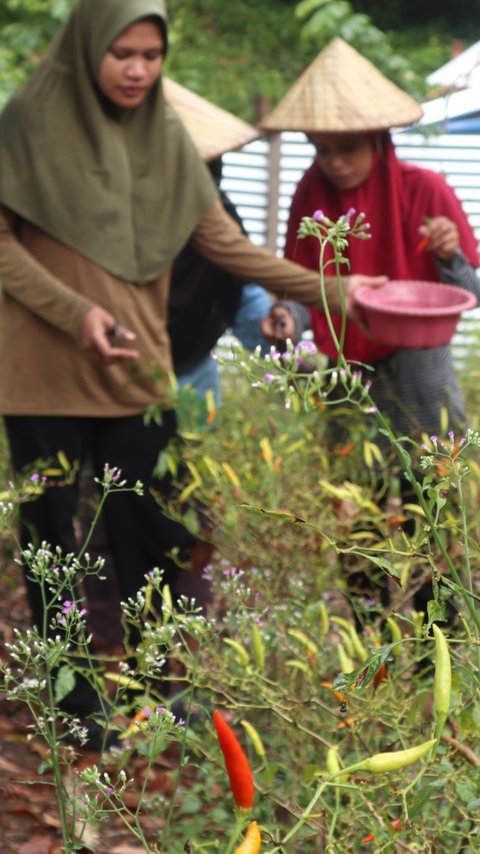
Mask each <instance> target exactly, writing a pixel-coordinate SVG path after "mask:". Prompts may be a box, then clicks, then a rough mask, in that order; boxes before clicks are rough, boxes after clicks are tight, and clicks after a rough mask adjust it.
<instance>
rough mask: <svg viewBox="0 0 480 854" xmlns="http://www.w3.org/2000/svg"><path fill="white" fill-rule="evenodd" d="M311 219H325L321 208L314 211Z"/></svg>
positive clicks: (319, 220)
mask: <svg viewBox="0 0 480 854" xmlns="http://www.w3.org/2000/svg"><path fill="white" fill-rule="evenodd" d="M312 219H314V220H315V222H322V220H324V219H325V214H324V213H323V211H321V210H318V211H315V212H314V214H313V216H312Z"/></svg>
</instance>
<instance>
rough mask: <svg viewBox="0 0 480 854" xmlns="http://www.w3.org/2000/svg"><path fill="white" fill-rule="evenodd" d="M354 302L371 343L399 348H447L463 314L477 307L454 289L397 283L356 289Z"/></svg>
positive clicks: (434, 284) (469, 297) (433, 284)
mask: <svg viewBox="0 0 480 854" xmlns="http://www.w3.org/2000/svg"><path fill="white" fill-rule="evenodd" d="M354 299H355V302H356V303H357V304H358V306H360V307H361V309H362V318H363V322H364V324H365V326H366V328H367V330H368V334H369V336H370V337H371V338H372V340H373V341H378V343H379V344H391V346H392V347H402V348H403V347H407V348H416V347H440V346H441V345H442V344H448V342H449V341H450V340H451V338H452V336H453V334H454V332H455V329H456V327H457V323H458V319H459V317H460V315H461V313H462V311H467V310H468V309H470V308H474V306H475V305H476V304H477V300H476V298H475V297H474V295H473V294H471V293H469V292H468V291H465V290H464V289H463V288H457V287H455V286H454V285H444V284H440V283H438V282H416V281H400V280H397V281H391V282H387V283H386V284H385V285H382V286H381V287H379V288H368V287H364V288H358V290H357V291H355V293H354Z"/></svg>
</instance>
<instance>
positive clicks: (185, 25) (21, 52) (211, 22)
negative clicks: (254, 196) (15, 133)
mask: <svg viewBox="0 0 480 854" xmlns="http://www.w3.org/2000/svg"><path fill="white" fill-rule="evenodd" d="M73 5H74V0H5V2H4V3H3V5H2V8H1V9H0V34H1V39H0V44H1V47H0V104H1V103H4V102H5V101H6V100H7V98H8V97H9V95H10V94H11V93H12V92H13V91H14V90H15V89H16V88H17V86H18V85H20V84H21V83H22V82H23V81H24V80H25V78H26V76H27V75H28V74H29V73H30V72H31V71H32V69H33V68H34V67H35V64H36V62H37V61H38V59H39V57H40V56H41V55H42V53H43V51H44V50H45V48H46V46H47V44H48V42H49V41H50V39H51V38H52V36H53V35H54V33H55V32H56V30H57V29H58V27H59V25H60V23H61V21H62V20H63V19H64V18H65V16H66V15H67V14H68V12H69V10H70V9H71V8H72V6H73ZM369 6H372V7H373V8H372V9H371V10H370V8H369V7H368V8H367V4H363V6H362V4H360V3H358V2H348V0H340V2H339V0H303V2H301V3H299V4H295V3H293V2H285V0H243V2H241V0H229V2H228V3H225V2H224V0H208V2H205V0H171V2H170V3H169V4H168V7H169V13H170V44H171V50H170V53H169V56H168V58H167V64H166V73H167V74H169V75H171V76H172V77H173V78H174V79H176V80H177V81H178V82H179V83H182V84H183V85H185V86H187V87H188V88H190V89H192V90H193V91H194V92H198V94H200V95H202V96H203V97H205V98H207V99H209V100H211V101H212V102H213V103H215V104H218V105H219V106H221V107H224V108H225V109H227V110H230V111H232V112H233V113H235V114H237V115H239V116H241V117H243V118H245V119H246V120H248V121H255V120H256V119H257V118H258V116H259V114H260V113H261V112H262V111H263V110H265V109H269V108H270V107H271V106H273V105H274V104H275V103H277V102H278V101H279V100H280V99H281V98H282V97H283V95H284V94H285V92H286V91H287V90H288V89H289V88H290V87H291V86H292V84H293V83H294V82H295V80H296V79H297V78H298V77H299V75H300V74H301V72H302V71H303V70H304V68H305V67H306V66H307V65H308V64H309V63H310V62H312V61H313V60H314V59H315V57H316V56H317V54H318V53H319V51H320V50H321V49H322V48H323V47H324V46H325V45H326V44H327V42H328V41H329V40H330V39H331V38H332V37H333V36H335V35H341V36H342V37H343V38H345V39H346V41H348V42H349V43H351V44H352V45H353V46H354V47H355V48H357V49H358V50H359V51H360V52H361V53H364V54H365V55H366V56H367V57H368V58H369V59H370V60H371V61H372V62H374V64H375V65H376V66H377V67H378V68H379V69H380V70H381V71H382V72H383V73H384V74H386V76H388V77H390V78H391V79H392V80H394V81H395V82H397V83H398V84H399V85H400V86H402V87H403V88H405V89H406V90H407V91H409V92H411V93H412V94H413V95H414V96H416V97H422V96H423V95H424V93H425V85H424V83H423V78H424V76H425V75H426V74H427V73H429V72H431V71H433V70H434V69H435V68H436V67H438V65H440V64H441V63H442V62H445V61H447V59H448V49H449V42H450V39H451V37H452V29H451V27H450V29H449V28H448V25H447V24H446V23H445V20H444V19H441V18H433V19H432V18H428V19H427V20H426V21H425V22H423V23H422V24H421V25H419V26H417V27H414V26H412V21H413V19H412V17H411V16H408V15H405V14H404V12H402V14H401V15H400V20H397V19H398V17H399V15H398V10H397V12H395V14H396V15H397V18H395V24H391V23H389V21H390V20H391V19H390V18H389V17H388V15H387V14H386V13H385V12H384V13H383V14H381V11H380V9H379V8H378V4H377V6H375V4H369ZM417 6H418V4H417ZM381 8H382V9H384V10H385V9H389V8H390V4H381ZM432 20H433V23H432ZM459 35H460V36H462V35H463V37H464V38H467V39H468V38H470V39H471V40H473V39H474V38H475V32H473V22H472V27H471V30H469V31H468V32H466V31H465V30H464V31H463V33H462V32H459Z"/></svg>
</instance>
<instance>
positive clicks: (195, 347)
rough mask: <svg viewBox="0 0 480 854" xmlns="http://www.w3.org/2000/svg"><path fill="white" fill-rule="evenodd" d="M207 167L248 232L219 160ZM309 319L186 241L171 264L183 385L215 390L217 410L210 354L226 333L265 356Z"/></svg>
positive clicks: (171, 323) (173, 334)
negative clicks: (224, 181) (226, 189)
mask: <svg viewBox="0 0 480 854" xmlns="http://www.w3.org/2000/svg"><path fill="white" fill-rule="evenodd" d="M214 132H215V128H212V134H214ZM193 138H194V141H196V140H195V137H193ZM199 150H200V151H201V150H202V149H201V144H199ZM207 165H208V168H209V170H210V172H211V174H212V177H213V178H214V180H215V183H216V184H217V187H218V188H219V194H220V198H221V200H222V204H223V206H224V208H225V210H226V211H227V213H228V214H229V216H231V217H232V219H233V220H234V221H235V222H237V223H238V225H239V226H240V228H241V229H242V231H243V232H244V233H245V234H246V231H245V229H244V227H243V223H242V221H241V219H240V216H239V215H238V212H237V210H236V208H235V206H234V205H233V203H232V202H231V200H230V199H229V197H228V196H227V194H226V193H225V192H223V191H222V190H221V189H220V182H221V177H222V159H221V157H217V158H215V159H214V160H210V161H208V164H207ZM270 311H271V312H272V314H270ZM307 318H308V313H307V310H306V309H305V308H304V307H303V306H301V305H298V304H296V303H294V302H286V303H285V305H283V303H280V302H275V303H273V304H272V298H271V297H270V295H269V294H268V293H267V292H266V291H265V289H264V288H261V287H260V286H259V285H255V284H251V283H245V282H243V281H242V280H241V279H239V278H238V277H236V276H232V275H231V274H230V273H228V272H227V271H226V270H222V269H221V268H220V267H218V266H216V265H215V264H212V263H210V262H209V261H208V260H207V259H206V258H204V257H203V256H202V255H200V254H199V252H198V251H197V250H196V249H195V248H194V247H193V246H192V245H190V244H189V243H187V245H186V246H185V247H184V248H183V249H182V251H181V252H180V254H179V255H178V257H177V258H176V259H175V261H174V264H173V268H172V281H171V286H170V296H169V303H168V333H169V336H170V342H171V347H172V358H173V365H174V370H175V374H176V377H177V381H178V384H179V386H180V387H185V386H191V387H192V388H194V389H195V391H196V392H197V393H198V394H199V395H200V396H204V395H205V393H206V392H207V391H212V392H213V397H214V400H215V403H216V406H217V407H218V405H219V404H220V399H221V393H220V373H219V369H218V364H217V362H216V361H215V359H213V358H212V355H211V353H212V350H213V349H214V347H215V345H216V343H217V341H218V339H219V338H220V337H221V336H222V335H223V334H224V333H225V332H226V330H227V329H230V330H231V331H232V333H233V334H234V335H235V337H236V338H238V340H239V341H240V343H241V344H243V346H244V347H246V348H247V349H249V350H253V349H255V347H257V346H260V347H261V348H262V351H263V352H264V353H265V352H267V351H268V349H269V348H270V346H271V344H274V343H277V344H280V342H281V341H284V340H285V339H286V338H291V339H292V340H294V341H297V340H298V339H299V337H300V334H301V331H302V330H303V328H305V326H306V325H307V323H308V321H307Z"/></svg>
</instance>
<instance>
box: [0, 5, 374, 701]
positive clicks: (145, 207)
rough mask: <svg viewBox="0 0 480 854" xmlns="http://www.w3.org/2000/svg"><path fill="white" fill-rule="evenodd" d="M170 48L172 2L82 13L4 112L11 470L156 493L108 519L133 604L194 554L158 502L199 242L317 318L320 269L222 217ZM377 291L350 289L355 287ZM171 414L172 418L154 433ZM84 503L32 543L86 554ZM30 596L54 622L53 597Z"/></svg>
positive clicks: (3, 272) (44, 517)
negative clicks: (179, 556) (176, 347)
mask: <svg viewBox="0 0 480 854" xmlns="http://www.w3.org/2000/svg"><path fill="white" fill-rule="evenodd" d="M166 50H167V24H166V12H165V7H164V4H163V2H162V0H79V2H78V4H77V6H76V7H75V9H74V10H73V12H72V14H71V15H70V17H69V19H68V20H67V22H66V24H65V25H64V27H63V28H62V30H61V31H60V33H59V34H58V35H57V37H56V38H55V39H54V40H53V42H52V44H51V46H50V48H49V50H48V51H47V53H46V55H45V57H44V59H43V60H42V61H41V63H40V64H39V66H38V68H37V70H36V71H35V73H34V74H33V76H32V77H31V78H30V80H29V81H28V82H27V84H26V85H25V86H24V87H23V89H21V90H20V91H19V92H18V93H17V94H16V95H15V96H14V97H13V98H12V100H11V101H10V103H9V104H8V105H7V107H6V108H5V110H4V112H3V114H2V115H1V117H0V281H1V282H2V289H3V295H2V303H3V304H2V307H1V323H2V336H1V351H0V365H1V368H0V370H1V378H0V412H1V413H2V414H3V416H4V418H5V424H6V428H7V433H8V438H9V443H10V448H11V454H12V460H13V464H14V467H15V469H16V470H17V471H21V470H22V469H24V467H26V466H32V465H33V464H34V463H35V461H36V460H39V459H43V460H46V459H52V458H55V457H56V455H57V454H58V452H59V451H62V452H63V453H64V454H65V455H66V457H67V458H68V460H69V461H70V463H71V464H72V465H73V464H74V463H75V464H78V465H79V467H81V466H82V463H83V462H84V460H85V458H86V457H87V455H90V456H91V458H92V460H93V462H94V466H95V469H96V474H97V476H98V477H102V473H103V468H104V465H105V463H106V461H108V462H109V463H110V464H111V465H112V466H115V467H117V468H118V469H120V470H121V472H122V478H125V479H126V480H127V483H128V484H130V485H133V484H134V483H135V482H136V481H137V480H141V481H142V482H143V483H144V485H145V495H144V496H143V498H140V497H138V496H136V495H134V494H133V493H125V494H123V493H122V494H118V495H115V497H113V498H112V499H111V500H110V501H107V503H106V507H105V516H104V518H105V527H106V531H107V536H108V539H109V545H110V548H111V552H112V555H113V559H114V564H115V568H116V572H117V574H118V582H119V587H120V591H121V595H122V598H124V599H125V598H127V597H129V596H134V595H135V594H136V592H137V590H138V588H139V587H140V586H141V584H142V583H143V579H144V574H145V573H146V572H147V571H148V570H150V569H151V568H152V567H153V566H161V567H162V568H164V569H165V572H166V578H165V580H166V581H167V582H172V581H173V580H174V578H175V575H176V574H177V572H178V570H177V568H176V566H175V565H174V564H173V563H172V562H171V561H170V560H169V559H167V558H166V557H165V553H166V552H168V551H169V550H170V549H172V547H174V546H177V547H180V548H182V547H187V546H188V544H189V538H188V536H187V534H186V532H184V531H183V529H181V528H180V526H179V525H177V524H174V523H172V522H171V521H169V520H168V519H167V518H166V517H165V516H163V515H162V514H161V512H160V509H159V507H158V504H157V503H156V502H155V500H154V499H153V497H152V495H151V488H152V487H154V488H155V490H156V491H157V492H159V493H162V494H163V495H168V494H169V491H170V489H171V485H170V483H169V481H168V480H167V479H165V480H164V481H161V482H160V481H158V480H155V479H154V478H153V475H152V471H153V469H154V466H155V463H156V460H157V458H158V454H159V452H160V451H161V449H162V448H163V447H164V446H165V445H166V443H167V442H168V441H169V439H170V438H171V437H172V436H173V435H174V433H175V429H176V422H175V414H174V412H173V409H172V404H171V402H170V401H169V394H168V382H167V381H166V380H167V376H168V372H169V371H170V370H171V357H170V349H169V341H168V335H167V332H166V305H167V294H168V286H169V277H170V265H171V262H172V260H173V259H174V257H175V256H176V254H177V253H178V252H179V250H180V249H181V248H182V246H183V245H184V244H185V243H186V242H187V240H189V239H191V240H192V241H193V243H194V245H195V246H196V248H197V249H198V250H199V251H200V252H201V253H202V254H204V255H205V256H206V257H208V258H209V260H211V261H213V263H215V264H217V265H219V266H222V267H224V268H225V269H228V270H229V271H230V272H232V273H233V274H235V275H237V276H239V277H243V278H244V279H245V280H246V281H256V282H259V283H260V284H263V285H265V286H266V287H267V288H268V289H270V290H272V291H274V292H275V293H277V294H278V295H280V296H281V297H289V298H290V297H291V298H295V299H296V300H297V301H299V302H304V303H306V304H310V305H314V306H320V296H319V287H318V277H317V275H316V274H315V273H312V272H310V271H307V270H304V269H303V268H301V267H298V266H297V265H295V264H292V263H290V262H287V261H283V260H282V261H281V260H279V259H277V258H275V257H274V256H273V255H271V254H270V253H268V252H267V251H266V250H264V249H261V248H259V247H255V246H254V245H253V244H251V243H250V241H249V240H248V239H247V238H246V237H244V236H243V234H242V233H241V231H240V229H239V228H238V227H237V225H236V224H235V223H234V222H233V220H232V219H231V218H230V217H228V216H227V215H226V214H225V212H224V210H223V207H222V205H221V202H220V201H219V199H218V195H217V191H216V189H215V187H214V184H213V182H212V180H211V178H210V176H209V174H208V171H207V169H206V167H205V166H204V164H203V162H202V160H201V158H200V156H199V154H198V153H197V151H196V149H195V147H194V145H193V143H192V141H191V139H190V138H189V136H188V134H187V133H186V131H185V129H184V127H183V125H182V124H181V122H180V120H179V118H178V117H177V116H176V114H175V113H174V112H173V110H171V109H170V108H169V107H168V106H167V105H166V104H165V101H164V98H163V92H162V84H161V69H162V64H163V59H164V56H165V53H166ZM364 283H371V282H370V280H366V279H365V278H364V277H356V279H352V280H349V282H348V291H350V290H351V289H352V288H353V287H356V286H358V285H360V284H364ZM331 285H332V290H331V292H332V294H334V293H336V288H335V285H334V283H333V282H332V283H331ZM333 299H334V297H332V300H333ZM332 304H333V302H332ZM79 345H80V346H79ZM92 356H93V357H95V358H92ZM159 402H160V403H161V404H163V407H164V414H163V420H162V423H161V424H155V423H150V424H148V425H147V424H145V423H144V413H145V411H146V409H147V407H148V406H149V405H150V404H152V403H156V404H158V403H159ZM77 498H78V487H77V483H74V484H72V485H67V486H63V487H62V488H61V489H59V488H55V487H54V486H52V487H51V488H48V489H46V490H45V494H44V495H42V496H41V497H40V498H39V499H38V500H37V501H35V502H31V503H26V504H24V505H22V508H21V510H22V518H21V522H22V541H23V543H24V544H26V543H28V542H31V541H32V540H33V541H34V542H36V543H37V544H38V543H40V542H42V541H43V540H46V541H47V542H49V543H51V544H52V545H53V546H56V545H58V546H60V547H61V548H62V549H63V551H64V553H68V552H75V551H76V547H75V536H74V527H73V521H72V520H73V518H74V516H75V513H76V508H77ZM27 588H28V594H29V599H30V605H31V608H32V616H33V620H34V622H35V623H36V624H37V625H42V623H43V617H44V609H43V605H42V602H41V599H40V596H39V592H38V590H37V588H36V586H35V585H34V584H32V583H31V582H30V581H28V580H27ZM72 703H73V704H74V705H75V709H74V710H75V711H76V712H79V713H80V712H83V713H84V714H87V713H88V711H89V710H90V709H89V707H88V702H87V701H86V700H85V701H84V703H83V707H82V709H80V708H79V705H78V697H77V698H76V699H75V700H72Z"/></svg>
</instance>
